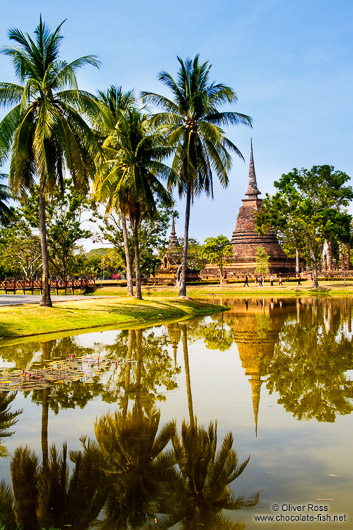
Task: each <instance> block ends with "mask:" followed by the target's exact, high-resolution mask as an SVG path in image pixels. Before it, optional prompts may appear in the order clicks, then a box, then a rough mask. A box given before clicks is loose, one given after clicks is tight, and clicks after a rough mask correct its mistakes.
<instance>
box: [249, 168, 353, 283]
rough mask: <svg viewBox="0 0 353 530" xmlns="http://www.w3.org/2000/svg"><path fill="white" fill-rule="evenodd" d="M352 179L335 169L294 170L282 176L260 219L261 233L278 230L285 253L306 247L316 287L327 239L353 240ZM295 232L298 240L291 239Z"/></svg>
mask: <svg viewBox="0 0 353 530" xmlns="http://www.w3.org/2000/svg"><path fill="white" fill-rule="evenodd" d="M348 180H349V176H348V175H347V174H346V173H343V172H342V171H335V170H334V167H333V166H329V165H323V166H313V167H312V168H311V169H310V170H308V169H301V170H298V169H296V168H295V169H293V170H292V171H291V172H290V173H288V174H286V175H282V177H281V178H280V179H279V181H277V182H275V183H274V185H275V187H276V188H277V190H278V192H277V193H276V194H275V195H274V196H273V197H270V196H269V195H266V198H265V199H264V201H263V205H262V210H261V212H259V213H258V214H257V216H256V226H257V229H258V231H259V232H260V233H266V232H267V231H269V230H276V231H277V233H278V235H279V238H280V240H282V241H284V242H285V243H286V245H285V247H284V249H285V251H287V253H288V250H289V249H291V250H293V249H294V250H295V248H294V246H295V247H296V248H297V245H298V243H297V241H298V240H299V241H300V242H301V244H302V248H303V249H304V252H305V253H306V257H307V259H308V261H309V263H311V265H312V274H313V287H318V286H319V283H318V279H317V271H318V265H319V262H320V259H321V254H322V248H323V244H324V241H325V240H326V239H328V240H329V239H330V238H335V239H337V240H338V241H341V242H348V241H349V240H350V238H351V224H352V216H351V215H349V214H348V213H347V212H346V211H344V208H346V207H347V206H348V204H349V202H350V201H351V200H352V199H353V190H352V188H351V186H345V184H346V183H347V182H348ZM293 233H295V234H296V238H295V239H292V240H291V237H290V236H291V235H292V234H293Z"/></svg>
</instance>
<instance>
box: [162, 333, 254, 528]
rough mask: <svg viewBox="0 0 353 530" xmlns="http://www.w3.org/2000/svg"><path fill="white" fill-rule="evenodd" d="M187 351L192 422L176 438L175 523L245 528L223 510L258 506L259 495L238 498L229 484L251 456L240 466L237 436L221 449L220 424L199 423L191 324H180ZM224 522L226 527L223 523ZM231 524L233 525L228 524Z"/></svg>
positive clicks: (229, 439)
mask: <svg viewBox="0 0 353 530" xmlns="http://www.w3.org/2000/svg"><path fill="white" fill-rule="evenodd" d="M180 327H181V332H182V344H183V352H184V364H185V377H186V389H187V397H188V409H189V420H190V425H189V426H188V425H187V424H186V423H185V422H183V425H182V431H181V439H179V437H178V436H177V435H175V436H174V438H173V448H174V453H175V458H176V462H177V464H178V467H179V469H180V476H179V481H178V484H179V485H178V486H177V488H176V492H175V493H176V495H175V496H172V504H173V506H172V507H170V512H171V513H174V514H175V516H174V517H172V518H171V520H172V522H173V523H175V522H177V521H181V522H182V524H183V526H184V528H188V529H191V528H194V527H195V528H197V527H199V525H207V528H210V529H211V528H212V529H215V530H216V529H217V528H226V527H227V526H228V525H229V524H230V528H234V529H236V528H241V525H239V524H238V523H234V525H233V526H232V523H229V522H228V521H227V519H225V518H224V517H222V516H221V514H220V512H221V510H223V509H228V510H234V509H238V508H242V507H246V506H254V505H255V504H256V503H257V500H258V497H257V496H254V497H252V498H250V499H244V498H242V497H238V498H236V499H235V498H234V497H233V495H232V493H231V490H230V488H229V484H230V483H231V482H233V481H234V480H235V479H236V478H237V477H238V476H239V475H241V473H242V472H243V471H244V469H245V467H246V466H247V464H248V462H249V459H250V457H249V458H248V459H247V460H246V461H245V462H243V463H242V464H240V465H238V457H237V454H236V452H235V451H234V450H233V449H232V445H233V435H232V433H228V434H227V435H226V437H225V438H224V440H223V443H222V446H221V448H220V450H219V451H218V452H217V424H213V422H211V423H210V425H209V427H208V431H206V430H205V429H204V428H203V427H198V426H197V418H196V416H194V409H193V402H192V391H191V380H190V369H189V351H188V338H187V324H185V323H182V324H180ZM222 525H223V526H222ZM228 527H229V526H228Z"/></svg>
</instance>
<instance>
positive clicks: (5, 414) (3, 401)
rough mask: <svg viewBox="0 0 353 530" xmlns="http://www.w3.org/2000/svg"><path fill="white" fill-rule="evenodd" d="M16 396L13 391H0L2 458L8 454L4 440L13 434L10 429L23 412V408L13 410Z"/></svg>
mask: <svg viewBox="0 0 353 530" xmlns="http://www.w3.org/2000/svg"><path fill="white" fill-rule="evenodd" d="M15 396H16V394H15V393H13V392H11V393H10V392H9V393H7V392H0V458H1V457H4V456H7V450H6V447H5V446H4V445H3V443H2V440H3V438H8V437H9V436H11V435H12V434H13V432H11V431H9V429H11V427H13V426H14V425H15V423H16V422H17V421H18V418H17V416H19V415H20V414H21V413H22V410H16V411H15V412H12V411H11V403H12V402H13V400H14V399H15Z"/></svg>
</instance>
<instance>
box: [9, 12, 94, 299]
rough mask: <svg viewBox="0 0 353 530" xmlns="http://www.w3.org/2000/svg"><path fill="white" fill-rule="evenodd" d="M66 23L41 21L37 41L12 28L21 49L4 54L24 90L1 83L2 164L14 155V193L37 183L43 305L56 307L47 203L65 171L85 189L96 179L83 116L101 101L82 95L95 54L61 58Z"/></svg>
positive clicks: (91, 144)
mask: <svg viewBox="0 0 353 530" xmlns="http://www.w3.org/2000/svg"><path fill="white" fill-rule="evenodd" d="M62 24H63V22H62V23H61V24H60V25H59V26H58V27H57V28H56V29H55V31H53V32H51V31H50V30H49V29H48V28H47V27H46V25H45V23H44V22H43V21H42V18H41V17H40V21H39V24H38V26H37V28H36V29H35V31H34V34H35V36H34V38H33V39H32V37H31V36H30V35H29V34H27V33H26V34H24V33H23V32H22V31H21V30H19V29H10V31H9V38H10V40H11V41H14V42H15V43H16V46H14V47H11V46H6V47H4V48H3V49H2V53H3V54H5V55H7V56H9V57H10V58H11V59H12V62H13V65H14V68H15V73H16V76H17V77H18V78H19V81H20V82H21V83H23V85H17V84H13V83H5V82H1V83H0V105H2V106H5V107H13V108H12V109H11V110H10V111H9V113H8V114H7V115H6V116H5V118H3V120H2V121H1V123H0V159H3V158H5V157H8V156H11V163H10V171H9V183H10V187H11V188H12V190H13V192H14V193H15V194H16V195H18V194H22V195H25V194H26V192H27V191H28V190H29V189H31V188H32V186H33V184H34V181H35V180H36V179H37V178H38V179H39V184H40V200H39V222H40V239H41V250H42V261H43V294H42V298H41V305H45V306H51V305H52V304H51V298H50V289H49V285H48V280H49V263H48V249H47V237H46V213H45V204H46V200H47V196H48V195H49V196H50V195H51V194H52V193H53V190H54V189H55V187H56V186H57V185H60V186H61V187H62V184H63V176H64V171H65V169H68V170H69V171H70V173H71V174H72V176H73V178H74V181H75V182H76V184H77V185H78V186H81V187H82V188H83V189H84V187H86V186H87V182H88V179H89V177H90V175H91V174H92V170H93V166H94V164H93V161H94V148H95V146H96V141H95V135H94V133H93V132H92V131H91V129H90V127H89V126H88V124H87V123H86V121H85V120H84V119H83V117H82V112H83V111H84V110H86V111H88V110H90V112H93V110H94V109H97V106H96V102H95V100H94V98H93V97H92V96H90V95H89V94H88V93H86V92H83V91H80V90H78V86H77V79H76V72H77V70H78V69H79V68H81V67H83V66H85V65H87V64H90V65H93V66H98V61H97V59H96V57H95V56H93V55H86V56H84V57H80V58H79V59H76V60H74V61H72V62H70V63H68V62H66V61H63V60H61V59H60V55H59V50H60V43H61V40H62V38H63V37H62V36H61V35H60V30H61V26H62Z"/></svg>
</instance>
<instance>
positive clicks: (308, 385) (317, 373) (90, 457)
mask: <svg viewBox="0 0 353 530" xmlns="http://www.w3.org/2000/svg"><path fill="white" fill-rule="evenodd" d="M214 302H215V303H221V304H225V305H228V306H229V307H230V310H229V311H227V312H223V313H217V314H215V315H212V316H209V317H204V318H198V319H193V320H189V321H182V322H173V323H168V324H166V325H163V326H156V327H151V328H147V329H135V330H123V331H121V330H115V331H112V330H103V331H95V332H92V333H86V334H76V335H72V336H63V337H59V338H56V339H55V340H48V339H46V338H45V337H43V338H41V339H40V340H38V339H37V341H24V342H19V341H15V342H14V343H12V344H11V343H9V342H8V343H3V345H2V347H1V348H0V388H1V390H2V392H0V481H2V482H1V486H0V523H1V524H2V525H3V528H5V529H9V530H12V529H13V528H14V529H15V528H16V524H18V525H19V528H22V529H24V530H27V529H33V530H35V529H40V528H45V529H49V528H73V529H82V530H83V529H85V528H89V527H90V525H92V527H93V528H104V529H113V528H119V529H120V528H131V529H134V528H158V527H164V528H175V529H179V528H185V529H193V528H200V527H201V526H203V527H204V528H208V529H214V530H216V529H228V528H229V529H231V528H232V529H234V530H235V529H240V528H244V527H245V528H246V529H254V528H261V526H262V524H263V525H264V526H265V527H267V528H278V529H280V528H289V527H290V528H303V527H305V525H306V524H307V523H309V527H310V528H322V524H323V523H324V522H325V523H328V524H327V527H328V528H331V527H333V526H334V527H336V525H337V527H346V528H352V527H353V526H352V524H353V523H352V520H353V509H352V507H351V506H352V505H351V493H352V477H353V459H352V439H353V436H352V435H353V427H352V418H351V417H350V414H351V412H352V410H353V401H352V398H353V383H352V370H353V346H352V306H353V300H351V299H330V298H302V299H292V298H288V299H280V298H273V299H270V298H264V299H261V298H249V299H235V298H233V299H231V298H221V297H214ZM249 457H250V459H249ZM233 508H238V509H233ZM262 517H267V518H268V517H273V519H272V520H273V522H272V523H271V522H268V523H267V526H266V523H265V522H263V523H261V518H262ZM270 520H271V519H270ZM237 522H238V523H237ZM1 524H0V528H1ZM288 525H290V526H288Z"/></svg>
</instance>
